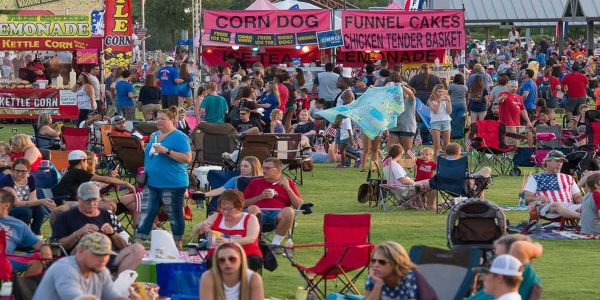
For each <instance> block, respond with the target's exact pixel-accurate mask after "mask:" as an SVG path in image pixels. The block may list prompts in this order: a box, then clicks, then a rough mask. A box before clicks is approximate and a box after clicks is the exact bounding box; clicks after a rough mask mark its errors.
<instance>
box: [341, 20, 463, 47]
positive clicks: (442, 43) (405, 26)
mask: <svg viewBox="0 0 600 300" xmlns="http://www.w3.org/2000/svg"><path fill="white" fill-rule="evenodd" d="M464 23H465V21H464V12H463V11H364V10H344V11H342V33H343V39H344V46H343V47H342V50H347V51H364V50H394V51H408V50H435V49H464V48H465V27H464Z"/></svg>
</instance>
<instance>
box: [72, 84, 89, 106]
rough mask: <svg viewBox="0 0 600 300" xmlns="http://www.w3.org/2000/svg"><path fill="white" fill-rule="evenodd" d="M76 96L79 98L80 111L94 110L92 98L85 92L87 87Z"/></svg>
mask: <svg viewBox="0 0 600 300" xmlns="http://www.w3.org/2000/svg"><path fill="white" fill-rule="evenodd" d="M75 95H76V97H77V106H78V107H79V109H92V103H91V102H90V96H88V94H87V93H86V92H85V85H82V86H81V88H79V90H78V91H77V93H75Z"/></svg>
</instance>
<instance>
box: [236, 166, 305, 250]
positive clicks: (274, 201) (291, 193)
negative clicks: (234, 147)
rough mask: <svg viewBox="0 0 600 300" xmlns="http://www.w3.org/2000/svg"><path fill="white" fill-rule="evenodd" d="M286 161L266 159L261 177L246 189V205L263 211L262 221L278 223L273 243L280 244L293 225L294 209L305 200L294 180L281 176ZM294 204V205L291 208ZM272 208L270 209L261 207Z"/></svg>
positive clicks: (260, 211) (253, 209)
mask: <svg viewBox="0 0 600 300" xmlns="http://www.w3.org/2000/svg"><path fill="white" fill-rule="evenodd" d="M282 170H283V163H282V162H281V160H279V159H277V158H274V157H270V158H267V159H265V161H264V162H263V173H264V176H263V177H262V178H255V179H253V180H252V181H250V182H249V183H248V186H247V187H246V189H245V190H244V198H245V199H246V201H245V203H244V204H245V206H246V207H248V212H249V213H251V214H254V215H257V214H258V213H262V220H263V222H262V224H263V225H265V224H269V225H275V236H274V237H273V240H272V241H271V243H272V244H274V245H279V244H281V241H282V240H283V238H284V236H285V235H286V234H287V233H288V231H289V230H290V229H291V228H292V226H293V225H294V216H295V212H294V209H293V208H296V209H297V208H299V207H300V206H301V205H302V204H303V203H304V201H303V200H302V196H300V192H299V191H298V189H297V188H296V184H294V181H293V180H291V179H289V178H286V177H283V176H282ZM292 207H293V208H292ZM262 209H269V210H262Z"/></svg>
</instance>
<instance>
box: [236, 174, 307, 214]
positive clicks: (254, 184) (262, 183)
mask: <svg viewBox="0 0 600 300" xmlns="http://www.w3.org/2000/svg"><path fill="white" fill-rule="evenodd" d="M281 180H287V181H288V182H289V183H290V187H291V188H292V191H294V193H296V195H300V193H299V192H298V188H296V184H294V181H293V180H290V179H289V178H286V177H282V178H281ZM266 189H274V190H275V192H276V194H275V197H273V198H269V199H263V200H260V201H258V202H256V203H255V205H256V206H258V207H260V208H286V207H290V206H292V201H291V200H290V197H289V196H288V193H287V192H286V190H285V188H284V187H283V185H281V184H275V185H273V183H272V182H268V181H266V180H265V178H264V177H260V178H255V179H252V181H250V182H249V183H248V186H247V187H246V189H245V190H244V198H245V199H249V198H252V197H256V196H258V195H260V194H262V192H263V191H264V190H266Z"/></svg>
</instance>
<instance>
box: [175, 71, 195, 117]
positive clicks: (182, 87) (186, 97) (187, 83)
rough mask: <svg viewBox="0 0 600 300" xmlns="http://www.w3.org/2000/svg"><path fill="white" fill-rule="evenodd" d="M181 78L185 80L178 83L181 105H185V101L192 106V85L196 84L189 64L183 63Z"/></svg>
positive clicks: (180, 72)
mask: <svg viewBox="0 0 600 300" xmlns="http://www.w3.org/2000/svg"><path fill="white" fill-rule="evenodd" d="M179 78H181V80H183V82H182V83H180V84H178V85H177V95H178V96H179V107H183V103H185V105H186V106H190V105H192V87H193V86H194V76H192V74H190V71H189V66H188V64H181V70H179Z"/></svg>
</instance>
